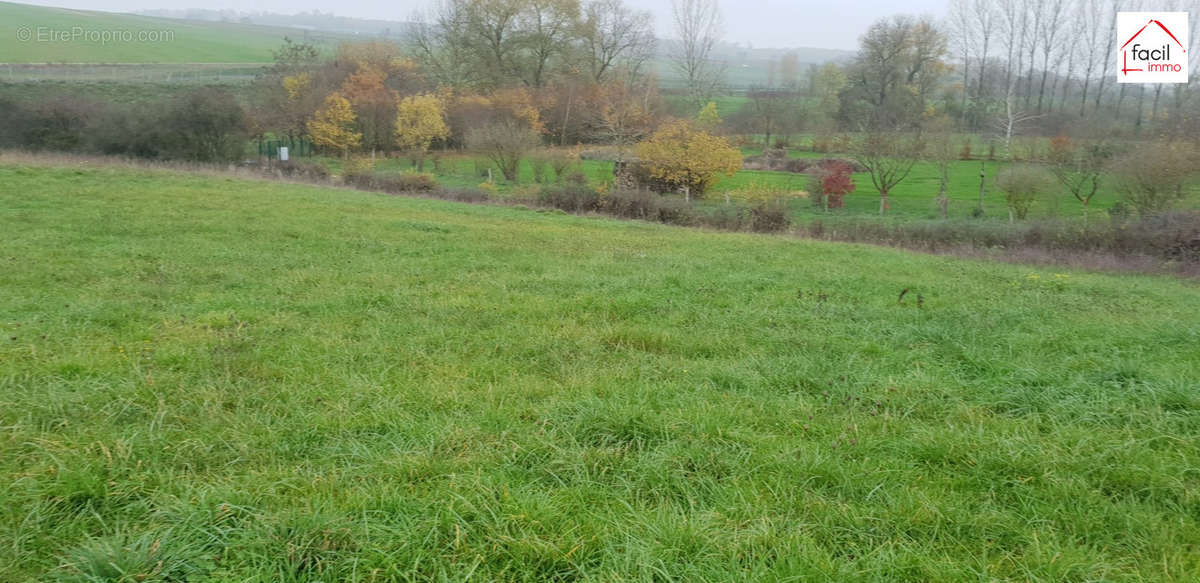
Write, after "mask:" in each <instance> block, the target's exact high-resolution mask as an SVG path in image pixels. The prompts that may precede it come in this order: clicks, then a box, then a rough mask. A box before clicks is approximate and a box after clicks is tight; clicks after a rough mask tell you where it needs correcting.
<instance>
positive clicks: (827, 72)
mask: <svg viewBox="0 0 1200 583" xmlns="http://www.w3.org/2000/svg"><path fill="white" fill-rule="evenodd" d="M811 82H812V97H813V101H814V106H813V110H814V111H813V113H814V114H815V117H817V118H818V119H819V120H820V121H821V122H828V121H832V120H833V118H834V116H836V115H837V112H838V107H839V106H840V102H839V101H838V99H839V98H838V96H839V95H840V94H841V92H842V90H843V89H845V88H846V83H847V78H846V72H845V70H844V69H843V68H842V67H839V66H838V65H836V64H834V63H826V64H825V65H824V66H822V67H821V68H820V69H816V70H815V72H814V74H813V75H812V79H811Z"/></svg>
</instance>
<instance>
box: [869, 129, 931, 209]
mask: <svg viewBox="0 0 1200 583" xmlns="http://www.w3.org/2000/svg"><path fill="white" fill-rule="evenodd" d="M923 151H924V148H923V147H922V143H921V136H920V134H919V133H914V134H909V135H905V134H899V133H891V132H874V133H871V134H868V135H867V136H866V137H865V138H864V139H863V141H862V143H861V144H860V145H859V147H858V152H857V158H858V162H859V163H860V164H862V165H863V166H864V167H866V169H867V172H868V173H869V174H870V175H871V184H872V185H874V186H875V190H877V191H879V214H881V215H882V214H884V212H886V211H887V209H888V207H889V206H890V205H889V204H888V195H889V194H890V193H891V191H892V189H893V188H895V187H896V185H897V184H900V183H901V182H903V181H904V179H905V178H908V174H909V173H910V172H912V169H913V166H914V165H915V164H916V163H917V161H918V160H919V159H920V158H921V155H922V152H923Z"/></svg>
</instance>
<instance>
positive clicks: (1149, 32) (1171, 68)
mask: <svg viewBox="0 0 1200 583" xmlns="http://www.w3.org/2000/svg"><path fill="white" fill-rule="evenodd" d="M1188 33H1189V31H1188V13H1186V12H1118V13H1117V81H1118V82H1120V83H1187V82H1188V52H1187V47H1188Z"/></svg>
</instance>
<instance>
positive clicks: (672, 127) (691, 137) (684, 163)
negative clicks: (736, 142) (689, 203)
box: [637, 120, 742, 199]
mask: <svg viewBox="0 0 1200 583" xmlns="http://www.w3.org/2000/svg"><path fill="white" fill-rule="evenodd" d="M637 156H638V159H639V164H641V166H642V168H644V170H645V171H646V172H647V173H648V174H649V175H650V176H651V177H652V178H654V179H656V180H659V181H661V182H662V183H664V184H665V185H667V186H669V187H670V188H672V189H674V190H678V191H681V192H683V194H684V197H686V198H688V199H691V197H692V196H696V197H700V196H703V194H704V192H705V191H706V190H708V188H709V187H710V186H712V184H713V182H715V181H716V179H717V177H718V176H720V175H721V174H724V175H726V176H733V175H734V174H735V173H736V172H737V171H738V170H741V168H742V153H741V152H739V151H738V150H737V148H734V147H733V146H731V145H729V142H728V141H726V140H725V139H724V138H719V137H717V136H714V135H712V134H710V133H708V132H705V131H703V130H700V129H697V128H696V127H695V126H693V125H692V124H691V123H689V122H687V121H683V120H678V121H672V122H668V123H666V124H664V125H663V126H662V127H660V128H659V129H658V131H656V132H655V133H654V135H652V136H651V137H650V139H648V140H646V141H644V142H642V143H640V144H638V146H637Z"/></svg>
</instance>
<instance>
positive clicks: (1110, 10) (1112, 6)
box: [1096, 0, 1120, 115]
mask: <svg viewBox="0 0 1200 583" xmlns="http://www.w3.org/2000/svg"><path fill="white" fill-rule="evenodd" d="M1119 1H1120V0H1112V1H1111V2H1109V3H1108V4H1107V5H1106V6H1105V7H1104V9H1103V14H1104V18H1106V19H1107V20H1108V33H1107V35H1106V36H1105V37H1104V38H1105V39H1108V41H1107V42H1109V43H1111V42H1114V41H1113V40H1112V39H1115V38H1117V9H1118V3H1119ZM1100 63H1101V64H1102V65H1103V69H1101V71H1100V86H1099V87H1098V88H1097V89H1096V109H1099V108H1100V99H1101V98H1102V97H1104V85H1105V84H1106V83H1107V82H1108V76H1109V75H1110V74H1112V66H1113V64H1114V61H1113V59H1112V58H1110V57H1101V58H1100ZM1118 115H1120V112H1118Z"/></svg>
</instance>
